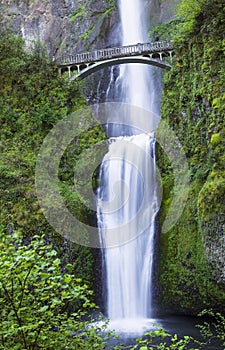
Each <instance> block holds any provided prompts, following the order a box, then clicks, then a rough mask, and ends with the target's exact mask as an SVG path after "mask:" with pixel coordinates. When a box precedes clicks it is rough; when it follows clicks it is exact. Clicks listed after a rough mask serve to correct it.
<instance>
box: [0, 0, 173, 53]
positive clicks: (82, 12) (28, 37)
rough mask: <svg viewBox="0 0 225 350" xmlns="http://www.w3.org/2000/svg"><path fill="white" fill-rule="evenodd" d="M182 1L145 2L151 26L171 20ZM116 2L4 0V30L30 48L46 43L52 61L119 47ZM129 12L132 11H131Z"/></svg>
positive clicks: (2, 2) (0, 18) (2, 4)
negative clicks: (65, 55)
mask: <svg viewBox="0 0 225 350" xmlns="http://www.w3.org/2000/svg"><path fill="white" fill-rule="evenodd" d="M177 2H179V0H166V1H164V2H162V3H161V2H160V0H146V1H145V2H144V7H146V13H147V12H148V11H149V27H150V24H151V26H152V25H155V24H157V23H159V22H163V21H164V20H167V19H168V18H170V17H171V16H172V15H173V13H174V7H175V5H176V3H177ZM117 3H118V1H117V0H97V1H96V0H82V1H81V0H2V1H1V3H0V13H1V17H0V20H1V22H2V24H3V27H8V28H11V29H13V31H14V32H15V33H16V34H20V35H22V36H23V38H24V40H25V43H26V46H27V48H29V47H32V45H34V42H35V41H39V42H42V43H44V45H45V46H46V48H47V53H48V55H49V56H50V57H52V56H55V57H58V56H60V55H62V54H66V53H72V52H82V51H86V50H91V49H100V48H104V47H107V46H116V45H118V44H119V43H120V39H121V38H120V26H119V15H118V8H117ZM128 10H129V9H128Z"/></svg>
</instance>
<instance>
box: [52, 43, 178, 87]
mask: <svg viewBox="0 0 225 350" xmlns="http://www.w3.org/2000/svg"><path fill="white" fill-rule="evenodd" d="M173 50H174V46H173V45H172V43H171V42H169V41H155V42H148V43H143V44H141V43H138V44H135V45H127V46H121V47H111V48H107V49H102V50H95V51H90V52H84V53H79V54H75V55H65V56H62V57H59V58H57V59H56V64H57V65H58V67H59V73H61V74H62V73H64V72H65V71H67V72H68V74H69V78H70V80H71V81H72V80H74V79H76V78H80V79H83V78H85V77H87V76H88V75H89V74H91V73H94V72H96V71H98V70H100V69H102V68H104V67H108V66H113V65H118V64H123V63H142V64H149V65H153V66H157V67H160V68H164V69H170V68H171V63H172V59H173Z"/></svg>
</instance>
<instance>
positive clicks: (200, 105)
mask: <svg viewBox="0 0 225 350" xmlns="http://www.w3.org/2000/svg"><path fill="white" fill-rule="evenodd" d="M192 5H195V2H193V1H191V0H189V1H188V2H187V3H186V2H185V1H183V4H182V7H181V9H180V12H179V14H180V15H181V14H182V16H183V17H182V22H181V23H180V24H179V23H178V25H177V27H176V34H175V35H173V39H174V43H175V45H176V56H175V62H174V65H173V67H172V69H171V70H170V71H169V72H168V73H166V74H165V76H164V90H163V100H162V111H161V112H162V118H163V119H165V120H166V121H167V123H168V124H169V125H170V127H171V128H172V129H173V130H174V131H175V133H176V135H177V137H178V138H179V140H180V142H181V144H182V147H183V149H184V151H185V153H186V157H187V161H188V164H189V172H190V176H191V189H190V193H189V198H188V201H187V203H186V207H185V209H184V211H183V214H182V216H181V217H180V219H179V221H178V222H177V224H176V225H175V226H174V227H173V228H172V229H171V230H170V231H169V232H167V233H165V234H161V235H160V266H159V282H160V285H161V287H162V295H161V296H162V300H163V302H164V303H165V305H168V306H172V307H173V309H177V310H178V311H180V312H184V311H185V312H189V313H194V314H196V313H197V312H198V311H199V310H200V309H202V308H205V307H212V308H215V309H221V308H224V307H225V291H224V284H225V280H224V277H223V276H224V253H223V252H224V251H223V245H222V239H223V236H224V234H225V233H224V225H225V217H224V206H225V202H224V198H225V180H224V177H225V154H224V138H225V120H224V115H225V100H224V90H223V89H224V85H225V74H224V57H223V54H222V52H223V47H224V46H223V45H224V43H223V42H224V34H223V33H224V30H225V24H224V22H222V21H221V18H223V17H224V15H225V13H224V12H225V11H224V8H223V7H222V6H221V3H220V1H214V4H213V6H212V3H211V2H210V1H207V2H205V1H203V2H201V1H198V6H197V8H196V11H194V12H192V15H191V18H189V17H188V14H189V12H190V11H189V10H190V9H191V6H192ZM158 158H159V162H158V163H159V167H160V169H161V176H162V183H163V189H164V196H163V201H162V207H161V212H160V216H159V222H160V226H162V224H163V222H164V220H165V217H166V214H167V212H168V210H169V205H170V203H171V200H172V196H173V187H172V185H173V181H172V170H171V169H170V164H169V163H168V161H167V160H166V158H165V156H164V155H162V154H161V152H159V154H158Z"/></svg>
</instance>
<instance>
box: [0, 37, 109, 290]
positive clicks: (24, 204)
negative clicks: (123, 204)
mask: <svg viewBox="0 0 225 350" xmlns="http://www.w3.org/2000/svg"><path fill="white" fill-rule="evenodd" d="M0 80H1V83H2V84H1V86H0V124H1V141H0V152H1V158H0V179H1V181H0V182H1V185H0V196H1V220H2V223H3V224H4V225H5V226H7V227H10V228H11V229H19V228H22V229H23V232H24V234H25V235H26V236H32V235H33V234H34V232H35V233H36V234H38V233H40V232H45V234H46V237H48V238H47V239H48V241H51V242H52V243H53V244H54V248H55V249H57V251H58V252H60V254H61V255H63V259H64V261H72V262H73V264H74V273H75V274H76V276H77V277H80V276H82V278H83V279H84V281H85V282H86V283H88V285H89V286H93V283H94V278H93V272H92V271H93V256H92V252H91V251H90V249H87V248H85V247H81V246H77V245H75V244H72V243H70V244H69V243H67V244H66V243H64V240H63V238H62V237H60V236H59V235H57V234H56V232H55V231H54V230H53V229H52V228H51V227H50V225H49V224H48V223H47V222H46V220H45V218H44V215H43V214H42V211H41V209H40V207H39V204H38V201H37V198H36V192H35V183H34V175H35V165H36V159H37V155H38V152H39V149H40V147H41V145H42V142H43V140H44V138H45V136H46V135H47V134H48V132H49V131H50V130H51V128H52V127H53V126H54V125H55V124H56V123H57V122H58V121H59V120H61V119H62V118H64V117H65V116H66V115H68V114H70V113H71V112H73V111H76V110H79V109H81V108H83V107H86V101H85V99H84V97H83V95H82V94H81V92H80V90H79V89H80V87H79V84H78V83H77V82H76V81H75V82H73V84H69V83H68V79H67V77H61V76H60V75H59V74H58V69H57V67H56V66H55V65H54V64H53V63H52V62H49V60H48V58H47V57H45V53H44V50H43V47H42V46H41V47H40V45H39V44H38V43H37V44H36V45H35V47H34V50H33V51H32V52H25V51H24V45H23V40H22V39H21V38H20V37H17V36H16V37H15V36H14V35H12V33H10V32H8V31H1V39H0ZM81 123H83V124H84V125H85V120H84V119H82V120H81ZM101 137H102V138H104V135H103V133H102V131H101V130H100V129H99V130H98V131H97V130H93V131H92V130H90V131H88V129H87V131H86V132H85V133H83V134H81V135H79V137H78V139H76V140H74V141H73V144H71V145H69V146H68V150H65V154H64V157H63V159H62V162H61V167H60V169H59V186H60V187H61V188H62V189H63V197H64V200H65V202H66V204H68V206H70V208H71V210H72V212H73V214H74V215H76V216H77V217H78V218H81V217H86V221H88V220H89V221H90V220H92V218H93V213H90V212H89V210H88V209H87V208H86V207H85V205H83V202H82V200H81V199H80V197H79V196H78V195H77V194H76V193H75V192H74V176H73V170H74V166H75V164H76V162H77V161H78V160H79V154H82V152H84V151H85V150H86V149H87V148H88V147H89V145H90V144H92V145H93V144H94V143H95V142H98V141H99V139H100V138H101ZM79 165H80V167H82V164H81V162H80V163H79ZM84 166H85V164H84ZM64 189H66V190H64ZM81 234H82V232H81ZM62 247H64V252H62V251H61V250H62Z"/></svg>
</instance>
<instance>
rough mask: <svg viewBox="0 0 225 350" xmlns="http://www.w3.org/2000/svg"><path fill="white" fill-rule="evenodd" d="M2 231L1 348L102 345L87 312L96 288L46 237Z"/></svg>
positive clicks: (61, 347)
mask: <svg viewBox="0 0 225 350" xmlns="http://www.w3.org/2000/svg"><path fill="white" fill-rule="evenodd" d="M0 233H1V236H0V319H1V329H0V349H4V350H5V349H15V350H22V349H33V350H35V349H49V350H51V349H52V350H55V349H59V350H60V349H82V350H83V349H90V348H92V349H103V348H104V337H102V336H100V335H99V334H98V332H97V329H96V328H97V327H94V326H93V325H91V322H92V321H93V320H92V319H91V318H90V317H89V318H88V317H87V312H89V313H90V310H91V309H93V308H94V307H95V305H94V304H93V303H92V302H91V301H90V296H91V294H92V292H91V291H89V290H88V288H87V285H86V284H83V283H82V281H81V279H78V278H76V277H75V276H74V275H73V274H72V273H71V269H73V265H71V264H68V265H66V266H63V265H62V263H61V261H60V259H59V258H58V254H57V252H56V251H55V250H54V249H53V247H52V246H51V245H46V244H45V241H44V236H41V237H40V236H39V235H38V236H34V237H32V239H29V240H27V239H26V240H25V241H24V238H23V236H22V234H21V232H20V231H14V232H12V233H7V231H5V230H3V229H1V232H0ZM85 316H86V320H85V319H84V317H85Z"/></svg>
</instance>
